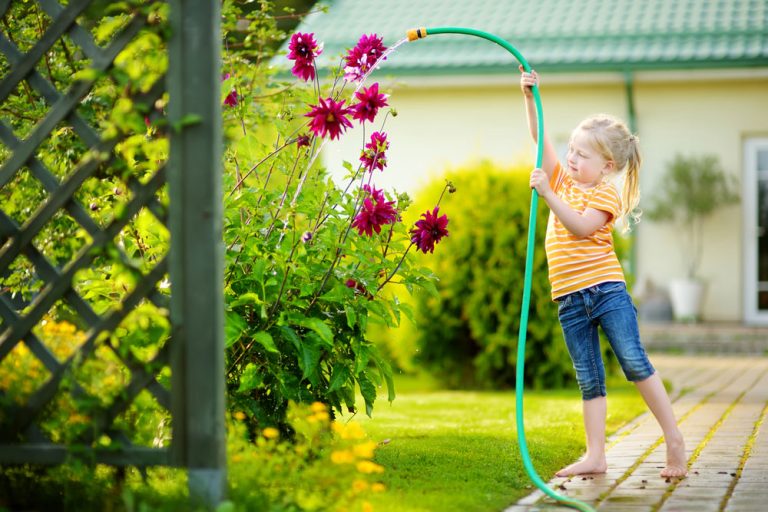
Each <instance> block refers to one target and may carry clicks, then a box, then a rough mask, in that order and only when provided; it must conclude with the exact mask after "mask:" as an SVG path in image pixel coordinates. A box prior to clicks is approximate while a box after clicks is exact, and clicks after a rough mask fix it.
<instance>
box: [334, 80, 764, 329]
mask: <svg viewBox="0 0 768 512" xmlns="http://www.w3.org/2000/svg"><path fill="white" fill-rule="evenodd" d="M715 74H716V73H715ZM585 76H586V77H587V78H585ZM592 76H593V79H594V78H597V79H598V83H590V79H589V75H581V76H579V77H576V78H577V79H575V80H569V79H568V78H569V77H568V76H567V75H560V76H552V77H547V76H546V75H545V76H544V77H543V84H542V90H541V92H542V101H543V110H544V117H545V126H546V127H547V131H548V132H549V134H550V136H551V138H552V140H553V142H554V143H555V144H556V145H560V146H562V145H564V144H565V143H566V142H567V140H568V136H569V134H570V131H571V130H572V129H573V127H574V126H575V125H576V124H577V123H578V122H579V121H580V120H581V119H583V118H584V117H586V116H588V115H589V114H592V113H597V112H606V113H610V114H614V115H617V116H619V117H622V118H624V119H627V97H626V89H625V85H624V82H623V77H622V76H621V75H614V76H612V77H610V79H603V76H602V75H592ZM670 76H671V77H672V75H670ZM684 76H685V75H683V76H682V78H683V79H684ZM733 76H737V77H739V76H741V78H738V79H734V78H733ZM745 76H746V77H747V78H744V77H745ZM680 79H681V76H680V74H679V73H678V76H674V77H672V78H671V79H670V80H669V81H665V80H664V76H663V74H662V75H661V76H659V75H658V74H651V75H650V77H649V79H646V78H645V77H644V78H643V79H642V80H639V79H636V83H635V84H634V94H635V109H636V114H637V116H636V117H637V128H638V132H639V135H640V139H641V146H642V149H643V153H644V156H645V163H644V166H643V169H642V173H643V174H642V176H641V187H642V190H643V194H644V195H645V196H646V197H648V196H650V195H651V194H652V193H653V191H654V190H655V187H656V186H657V183H658V176H659V175H660V173H661V171H662V170H663V167H664V164H665V163H666V162H667V161H669V160H671V159H672V157H673V156H674V154H675V153H677V152H681V153H684V154H702V153H714V154H716V155H718V156H719V157H720V160H721V162H722V164H723V165H724V167H725V168H726V169H727V170H729V171H731V172H733V173H734V174H735V175H737V176H740V174H741V168H742V162H741V155H742V141H743V139H744V138H745V137H747V136H752V135H768V94H767V93H768V78H766V77H765V76H757V75H755V76H752V75H751V74H750V72H749V71H744V72H742V73H741V74H738V73H737V74H735V75H732V76H730V77H729V78H728V79H720V80H716V79H713V78H710V79H707V80H706V81H705V82H703V83H691V82H684V81H680ZM380 80H381V86H382V87H384V88H386V87H387V85H388V84H387V82H386V80H383V79H380ZM515 80H516V79H515ZM500 82H501V83H500ZM432 83H434V80H432ZM414 84H417V81H414ZM389 92H391V93H392V96H391V97H390V100H389V102H390V105H391V106H392V107H394V108H395V109H396V110H397V112H398V115H397V117H395V118H391V117H390V118H389V119H388V120H387V123H386V126H385V131H386V132H387V133H388V138H389V140H390V143H391V149H390V151H389V153H388V162H389V165H388V167H387V169H386V170H385V171H384V172H379V171H377V172H376V174H375V177H374V183H375V184H376V185H377V187H379V188H382V187H383V188H386V189H388V190H393V189H397V190H398V191H407V192H409V193H411V194H414V193H416V192H417V190H418V188H419V186H420V185H422V184H423V183H425V182H426V181H428V180H429V179H430V178H434V177H438V176H440V175H441V172H442V171H443V170H444V169H445V168H449V167H457V166H460V165H463V164H465V163H467V162H470V161H472V160H476V159H481V158H486V159H490V160H493V161H496V162H498V163H500V164H503V165H509V164H518V163H525V164H526V165H531V164H532V163H533V159H534V156H535V154H534V153H535V146H534V145H533V143H532V142H531V141H530V137H529V135H528V130H527V126H526V122H525V113H524V109H523V100H522V97H521V93H520V90H519V87H518V86H517V83H516V81H513V80H501V81H499V80H498V79H496V80H495V81H494V80H488V81H487V82H486V85H484V86H482V87H478V86H468V85H462V84H458V85H457V84H456V83H446V84H445V85H440V83H439V82H437V84H435V85H429V84H428V85H424V83H422V84H420V85H418V84H417V85H412V86H409V85H408V84H407V83H400V84H399V85H397V86H396V87H394V88H393V89H392V90H391V91H389ZM381 118H382V116H381V115H380V116H379V120H380V119H381ZM374 129H379V126H378V125H375V126H374V127H373V128H370V127H368V128H367V131H366V136H368V135H370V132H371V131H372V130H374ZM362 140H363V133H362V131H361V130H360V129H355V130H354V131H353V132H351V133H348V134H347V135H346V136H345V137H343V139H342V140H340V141H334V142H329V143H328V144H327V145H326V148H325V151H324V162H325V164H326V165H327V166H328V168H329V170H331V171H336V172H335V174H337V175H338V174H339V172H338V170H339V169H341V161H342V160H348V161H351V162H353V163H354V162H356V161H357V157H358V156H359V154H360V147H361V143H362ZM460 193H462V192H461V191H460ZM463 193H471V191H463ZM542 207H543V206H542ZM741 218H742V217H741V208H740V206H735V207H731V208H728V209H726V210H723V211H721V212H720V213H718V214H717V215H716V217H715V218H713V219H712V220H711V221H710V222H709V223H708V224H707V225H706V232H707V236H706V240H705V245H704V253H705V255H704V258H703V261H702V265H701V272H700V273H701V275H702V277H705V278H706V279H707V280H708V282H709V288H708V293H707V297H706V300H705V304H704V318H705V319H707V320H710V321H741V319H742V311H743V304H742V298H741V289H742V286H743V284H742V274H743V272H742V263H741V262H742V257H741V251H742V233H741V231H742V230H741ZM637 237H638V238H637V252H636V256H637V277H638V278H639V279H640V280H642V279H645V278H648V279H651V280H652V281H653V282H654V283H656V284H657V285H660V286H662V287H664V285H665V283H667V282H668V281H669V280H670V279H671V278H673V277H677V276H680V275H682V274H684V268H683V261H682V259H681V258H680V257H679V252H678V251H677V250H676V248H675V247H676V242H677V241H678V239H679V236H678V235H677V234H676V233H675V231H674V229H673V228H672V227H671V226H668V225H659V224H653V223H651V222H649V221H647V220H646V221H644V222H642V223H641V225H640V227H639V228H638V229H637Z"/></svg>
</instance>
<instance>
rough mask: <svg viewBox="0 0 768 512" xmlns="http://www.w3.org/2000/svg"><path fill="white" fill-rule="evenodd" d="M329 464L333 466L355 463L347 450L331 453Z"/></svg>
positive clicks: (353, 457)
mask: <svg viewBox="0 0 768 512" xmlns="http://www.w3.org/2000/svg"><path fill="white" fill-rule="evenodd" d="M331 462H333V463H334V464H352V463H353V462H355V456H354V454H353V453H352V452H351V451H349V450H334V451H333V452H331Z"/></svg>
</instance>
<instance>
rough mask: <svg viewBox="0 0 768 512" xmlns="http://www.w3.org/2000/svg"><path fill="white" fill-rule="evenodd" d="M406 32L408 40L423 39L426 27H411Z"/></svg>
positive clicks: (425, 35) (425, 34)
mask: <svg viewBox="0 0 768 512" xmlns="http://www.w3.org/2000/svg"><path fill="white" fill-rule="evenodd" d="M406 34H407V35H408V41H415V40H417V39H424V38H425V37H427V29H426V27H419V28H412V29H410V30H409V31H408V32H406Z"/></svg>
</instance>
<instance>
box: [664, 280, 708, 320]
mask: <svg viewBox="0 0 768 512" xmlns="http://www.w3.org/2000/svg"><path fill="white" fill-rule="evenodd" d="M703 298H704V283H701V282H699V281H694V280H691V279H673V280H672V281H670V283H669V299H670V300H671V301H672V312H673V314H674V316H675V320H677V321H679V322H697V321H698V320H699V318H700V316H701V304H702V301H703Z"/></svg>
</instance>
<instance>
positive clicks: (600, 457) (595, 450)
mask: <svg viewBox="0 0 768 512" xmlns="http://www.w3.org/2000/svg"><path fill="white" fill-rule="evenodd" d="M592 296H593V293H591V292H589V291H588V290H584V291H580V292H576V293H573V294H571V295H569V296H567V297H566V298H565V299H564V300H562V301H561V303H560V306H559V317H560V324H561V326H562V328H563V335H564V337H565V343H566V345H567V346H568V352H569V354H570V356H571V360H572V361H573V367H574V369H575V370H576V380H577V381H578V383H579V389H581V396H582V400H583V402H582V406H583V411H584V430H585V431H586V437H587V453H586V455H585V456H584V458H583V459H581V460H580V461H578V462H576V463H574V464H571V465H570V466H568V467H565V468H563V469H561V470H560V471H558V472H557V473H556V475H557V476H572V475H579V474H584V473H605V471H606V469H607V465H606V461H605V416H606V398H605V395H606V391H605V368H604V366H603V359H602V354H601V351H600V337H599V336H598V333H597V324H596V323H595V322H594V320H593V319H592V318H591V317H590V314H589V311H590V308H591V305H592Z"/></svg>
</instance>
